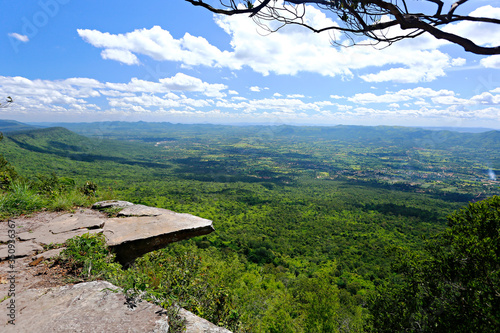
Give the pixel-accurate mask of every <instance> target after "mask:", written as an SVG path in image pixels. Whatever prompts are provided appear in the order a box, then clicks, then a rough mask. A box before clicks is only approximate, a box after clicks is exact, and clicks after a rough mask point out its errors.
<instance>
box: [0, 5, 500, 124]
mask: <svg viewBox="0 0 500 333" xmlns="http://www.w3.org/2000/svg"><path fill="white" fill-rule="evenodd" d="M415 3H416V4H418V2H415ZM450 4H451V2H449V1H448V2H447V1H445V8H448V7H449V6H450ZM462 7H463V8H462ZM307 13H308V16H307V17H306V19H307V20H309V21H310V22H314V23H315V24H317V25H320V26H322V25H323V26H324V25H328V24H330V23H332V22H333V21H335V18H331V17H330V18H329V17H326V16H325V15H324V14H323V13H321V12H320V11H318V10H316V9H314V8H312V7H309V8H308V10H307ZM456 13H457V14H469V13H473V15H475V16H486V15H487V16H493V17H497V18H500V5H499V4H498V1H487V0H476V1H472V2H471V4H468V3H466V4H465V5H464V6H461V7H460V9H459V12H456ZM0 19H1V22H2V24H1V25H0V47H1V50H2V56H1V57H2V58H1V61H0V96H11V97H12V98H13V99H14V101H15V103H14V104H13V105H11V106H10V107H8V108H2V109H0V118H2V119H14V120H18V121H24V122H40V121H49V122H58V121H64V122H66V121H67V122H81V121H85V122H88V121H108V120H121V121H137V120H143V121H170V122H174V123H177V122H182V123H261V124H282V123H288V124H304V125H309V124H312V125H336V124H361V125H403V126H455V127H488V128H496V129H500V56H479V55H474V54H470V53H466V52H465V51H463V49H462V48H461V47H459V46H455V45H451V44H447V43H445V42H443V41H438V40H435V39H433V38H431V37H430V36H426V35H424V36H421V37H419V38H417V39H414V40H406V41H403V42H399V43H396V44H394V45H392V46H390V47H388V48H384V49H381V50H380V49H376V48H374V47H370V46H359V47H352V48H338V47H334V46H332V43H331V40H332V37H333V36H332V35H329V34H313V33H311V32H309V31H308V30H306V29H302V28H300V27H286V28H284V29H282V30H279V32H276V33H273V34H267V35H266V34H264V33H263V31H261V30H259V28H258V26H257V25H256V24H255V23H254V22H253V21H252V19H250V18H248V17H245V16H233V17H227V16H216V15H213V14H212V13H209V12H208V11H206V10H204V9H202V8H199V7H193V6H192V5H190V4H189V3H187V2H185V1H183V0H167V1H166V0H161V1H157V0H147V1H142V2H138V1H114V0H110V1H94V0H86V1H75V0H41V1H3V2H2V11H1V14H0ZM444 29H448V30H449V31H459V32H461V33H463V34H464V35H465V36H467V37H469V38H471V39H472V40H474V41H476V42H477V43H480V44H482V45H491V44H496V45H498V44H499V43H500V28H497V27H494V26H481V25H478V24H477V23H472V22H470V23H467V24H463V23H461V24H457V25H451V26H447V27H446V28H444ZM389 33H396V31H395V30H392V31H389ZM336 38H337V42H340V43H342V42H344V41H345V38H344V37H343V36H342V35H338V34H337V35H336Z"/></svg>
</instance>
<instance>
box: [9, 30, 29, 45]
mask: <svg viewBox="0 0 500 333" xmlns="http://www.w3.org/2000/svg"><path fill="white" fill-rule="evenodd" d="M8 35H9V36H10V37H12V38H15V39H17V40H18V41H20V42H23V43H27V42H29V40H30V39H29V38H28V36H26V35H21V34H18V33H17V32H11V33H9V34H8Z"/></svg>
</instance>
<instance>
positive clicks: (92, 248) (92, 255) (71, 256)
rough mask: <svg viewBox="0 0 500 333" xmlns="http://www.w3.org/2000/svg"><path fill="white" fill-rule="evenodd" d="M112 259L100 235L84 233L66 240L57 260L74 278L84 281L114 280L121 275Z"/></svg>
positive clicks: (120, 270)
mask: <svg viewBox="0 0 500 333" xmlns="http://www.w3.org/2000/svg"><path fill="white" fill-rule="evenodd" d="M114 257H115V256H114V254H112V253H111V252H110V251H109V249H108V247H107V246H106V239H105V237H104V235H103V234H102V233H98V234H90V233H86V234H84V235H82V236H79V237H74V238H71V239H69V240H67V241H66V249H65V250H64V251H62V253H61V256H60V259H59V260H60V261H61V262H62V263H63V264H64V265H65V266H67V267H68V268H69V269H70V270H71V272H73V274H75V276H77V277H79V278H82V279H84V280H92V279H98V278H103V279H109V280H114V279H116V278H117V277H118V275H119V274H122V273H123V272H122V269H121V266H120V264H118V263H116V262H114Z"/></svg>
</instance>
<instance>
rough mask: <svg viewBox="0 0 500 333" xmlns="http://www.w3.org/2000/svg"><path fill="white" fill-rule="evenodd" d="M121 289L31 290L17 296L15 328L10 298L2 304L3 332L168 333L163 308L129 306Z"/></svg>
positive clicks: (96, 284) (102, 285) (100, 284)
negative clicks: (10, 321)
mask: <svg viewBox="0 0 500 333" xmlns="http://www.w3.org/2000/svg"><path fill="white" fill-rule="evenodd" d="M109 289H112V290H117V289H118V288H117V287H116V286H114V285H113V284H111V283H109V282H106V281H93V282H87V283H80V284H76V285H73V286H63V287H59V288H46V289H28V290H25V291H22V292H20V293H19V294H17V293H16V297H15V306H16V312H15V319H16V320H15V325H11V324H9V323H8V322H7V320H9V317H8V316H7V314H8V313H7V311H8V309H7V306H8V305H9V304H10V299H6V300H4V301H3V302H2V303H0V309H1V310H0V315H1V317H2V320H1V321H0V331H1V332H6V333H7V332H16V333H21V332H26V333H31V332H54V333H60V332H61V333H62V332H82V333H83V332H89V333H90V332H92V333H101V332H110V333H114V332H116V333H118V332H120V333H122V332H130V333H132V332H137V333H142V332H155V333H163V332H165V333H167V332H168V328H169V326H168V321H167V317H166V316H165V314H164V313H165V312H164V311H163V309H162V308H161V307H159V306H157V305H154V304H151V303H148V302H140V303H136V304H135V305H136V307H131V306H129V305H128V304H127V301H126V298H125V296H124V295H123V294H121V293H120V292H118V293H115V292H112V291H110V290H109Z"/></svg>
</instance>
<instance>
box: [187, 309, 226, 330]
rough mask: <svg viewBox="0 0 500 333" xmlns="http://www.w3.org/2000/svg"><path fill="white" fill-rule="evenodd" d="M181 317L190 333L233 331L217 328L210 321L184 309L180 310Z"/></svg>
mask: <svg viewBox="0 0 500 333" xmlns="http://www.w3.org/2000/svg"><path fill="white" fill-rule="evenodd" d="M179 316H180V317H181V318H183V319H184V320H185V321H186V332H189V333H231V331H229V330H227V329H225V328H223V327H219V326H215V325H214V324H212V323H211V322H209V321H208V320H206V319H203V318H200V317H198V316H196V315H195V314H193V313H192V312H189V311H187V310H185V309H182V308H181V309H179Z"/></svg>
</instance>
